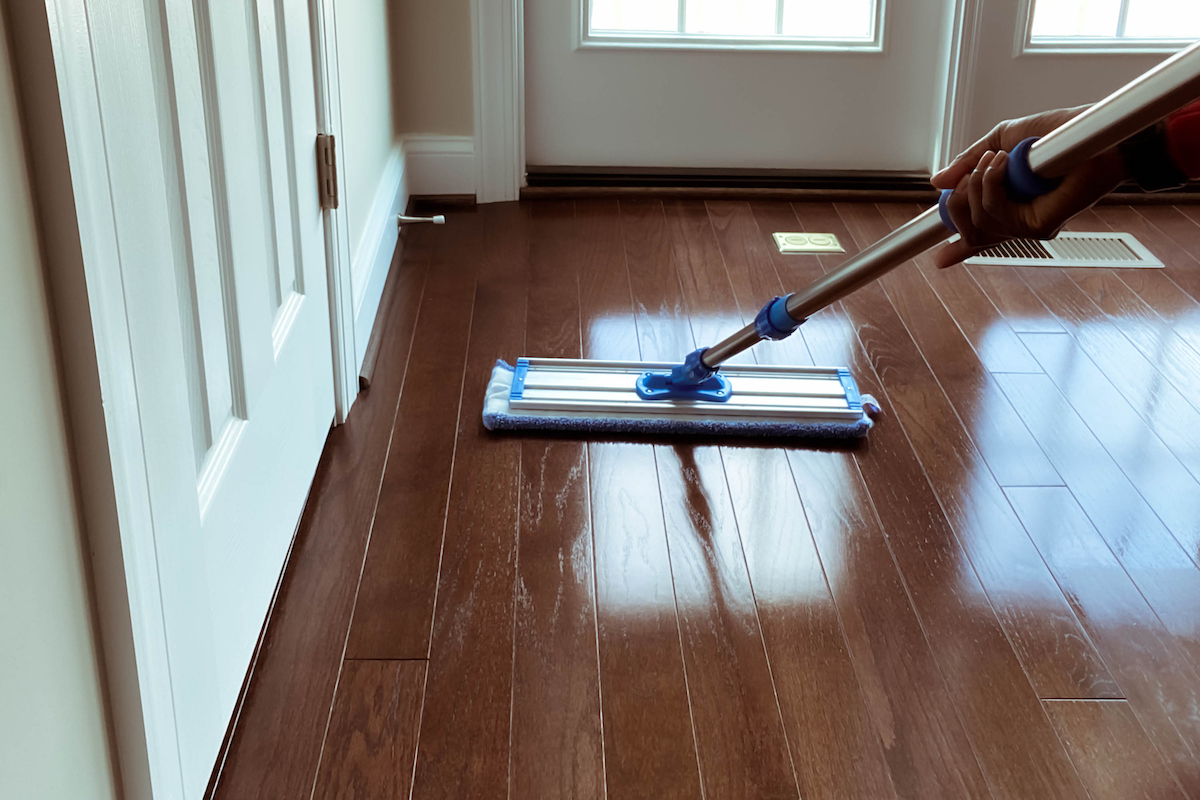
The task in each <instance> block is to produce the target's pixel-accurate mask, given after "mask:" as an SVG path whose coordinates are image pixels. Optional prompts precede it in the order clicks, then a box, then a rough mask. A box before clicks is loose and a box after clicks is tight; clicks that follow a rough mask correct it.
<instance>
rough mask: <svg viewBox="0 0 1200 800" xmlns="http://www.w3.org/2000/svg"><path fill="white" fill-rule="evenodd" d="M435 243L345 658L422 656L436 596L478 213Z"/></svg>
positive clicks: (463, 217) (478, 248)
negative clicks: (441, 241)
mask: <svg viewBox="0 0 1200 800" xmlns="http://www.w3.org/2000/svg"><path fill="white" fill-rule="evenodd" d="M446 228H447V231H448V232H450V233H451V234H452V237H447V239H446V243H445V244H444V245H443V246H439V247H437V248H436V249H435V251H434V253H433V255H432V264H431V267H430V277H429V285H428V286H427V287H426V292H425V298H424V301H423V302H422V305H421V314H420V317H419V318H418V320H417V327H416V332H415V334H414V340H413V352H412V361H411V364H410V366H409V377H408V383H407V385H408V387H409V388H410V389H411V390H412V391H406V392H405V393H404V394H403V395H402V397H401V398H400V407H399V409H398V410H397V412H396V419H397V425H396V428H395V430H394V431H393V432H392V437H391V446H390V447H389V451H388V462H387V463H388V467H387V470H386V472H385V473H384V476H383V484H382V486H380V487H379V507H378V510H377V512H376V515H375V525H374V529H373V531H372V533H371V545H370V548H369V549H368V552H367V558H366V561H365V564H364V567H363V574H362V583H361V587H360V589H359V594H358V603H357V604H356V606H355V610H354V622H353V624H352V625H351V628H350V638H349V641H348V642H347V645H346V657H347V658H390V659H396V658H426V657H428V655H429V635H430V628H431V626H432V620H433V605H434V598H435V596H436V593H437V580H438V563H439V561H440V559H441V554H442V540H443V531H444V529H445V524H446V504H447V500H448V497H449V492H450V471H451V465H452V464H453V463H454V460H455V448H456V442H457V438H456V430H457V426H458V418H459V406H460V403H461V402H462V398H463V397H464V396H465V395H464V385H463V369H464V358H465V354H466V350H467V341H468V339H469V337H470V333H471V326H470V325H462V324H455V325H446V320H447V319H455V320H461V319H463V318H464V317H466V318H468V319H471V318H472V315H473V312H474V302H475V284H476V265H477V264H478V263H479V256H480V253H481V252H482V236H483V216H482V215H480V214H471V213H464V214H459V215H455V217H454V220H453V221H452V222H448V223H447V225H446Z"/></svg>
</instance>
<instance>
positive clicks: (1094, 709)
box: [1046, 700, 1185, 800]
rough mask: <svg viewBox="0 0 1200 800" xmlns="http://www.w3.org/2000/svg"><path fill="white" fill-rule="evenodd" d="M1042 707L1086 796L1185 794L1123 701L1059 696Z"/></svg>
mask: <svg viewBox="0 0 1200 800" xmlns="http://www.w3.org/2000/svg"><path fill="white" fill-rule="evenodd" d="M1046 713H1048V714H1049V715H1050V721H1051V722H1053V723H1054V728H1055V730H1057V731H1058V736H1059V738H1060V739H1062V741H1063V744H1064V745H1065V746H1066V748H1067V753H1069V754H1070V756H1071V761H1073V762H1074V763H1075V769H1076V770H1078V771H1079V775H1080V777H1081V778H1082V779H1083V784H1084V786H1085V787H1087V790H1088V795H1089V796H1090V797H1091V798H1092V800H1168V799H1169V798H1182V797H1184V796H1185V795H1184V794H1183V793H1182V791H1180V788H1179V784H1178V783H1177V782H1176V781H1175V778H1174V776H1172V775H1171V771H1170V770H1169V769H1167V765H1166V764H1164V763H1163V760H1162V756H1161V755H1159V753H1158V751H1157V750H1155V749H1154V745H1152V744H1151V743H1150V740H1149V739H1148V738H1147V737H1146V732H1145V731H1144V730H1142V726H1141V725H1140V724H1138V721H1137V717H1136V716H1135V715H1134V713H1133V711H1131V710H1130V708H1129V703H1126V702H1124V701H1121V700H1117V701H1092V700H1060V701H1052V702H1047V703H1046Z"/></svg>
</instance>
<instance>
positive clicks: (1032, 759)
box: [793, 204, 1111, 797]
mask: <svg viewBox="0 0 1200 800" xmlns="http://www.w3.org/2000/svg"><path fill="white" fill-rule="evenodd" d="M793 208H794V209H795V210H796V214H797V217H798V218H799V220H800V223H801V226H802V229H811V230H828V225H830V224H836V218H833V217H831V216H830V214H831V210H830V209H829V207H828V206H821V205H817V204H813V205H811V206H807V205H806V206H801V205H799V204H793ZM872 210H873V209H872ZM846 236H847V239H848V240H849V241H850V242H851V243H853V244H854V245H855V246H856V247H857V246H861V244H862V243H861V242H858V241H856V239H855V237H854V236H853V235H852V234H851V232H850V231H849V230H847V231H846ZM821 260H822V262H823V265H824V266H825V267H827V268H832V267H833V266H834V265H835V264H837V263H840V262H841V261H842V260H844V259H842V258H833V259H826V258H822V259H821ZM842 306H843V307H844V309H845V311H846V314H847V316H848V318H849V320H850V321H851V323H852V324H853V325H854V328H855V332H856V334H857V336H858V339H859V341H860V342H861V343H862V346H863V349H864V350H865V351H866V352H867V353H868V354H869V357H870V360H871V363H872V364H873V365H874V368H875V373H876V374H877V375H878V377H879V380H880V382H881V383H882V385H883V388H884V389H886V391H887V395H886V397H887V399H886V400H885V401H884V403H885V408H890V409H891V413H893V414H894V415H895V417H894V420H895V421H896V422H898V423H899V425H897V426H896V427H897V428H900V430H902V431H903V432H904V433H906V434H907V436H908V441H907V442H905V441H896V442H895V445H894V447H895V451H896V452H899V453H902V454H903V453H905V452H906V451H915V453H916V455H917V456H918V457H919V458H920V463H921V464H922V465H923V466H924V467H925V469H926V470H927V471H929V480H928V481H926V480H923V478H924V477H925V476H921V475H920V470H919V468H912V467H900V466H899V465H892V466H888V465H887V464H886V462H885V461H884V460H882V459H865V458H862V459H860V462H859V463H860V465H861V467H862V469H863V474H864V477H865V478H866V481H867V485H868V486H869V487H870V489H871V496H872V498H873V500H874V505H875V508H876V511H877V512H878V513H879V515H880V518H881V520H882V522H883V527H884V530H886V531H887V532H888V538H889V542H890V543H891V545H892V550H893V553H894V554H895V557H896V562H897V564H898V565H899V567H900V570H901V573H902V574H903V575H904V577H905V580H906V585H907V589H908V592H909V595H910V596H911V598H912V602H913V605H914V607H915V608H916V610H917V613H918V614H919V616H920V618H921V621H922V623H923V627H924V631H925V634H926V636H927V637H928V639H929V642H930V645H931V647H932V649H933V652H934V654H935V657H936V658H937V661H938V664H939V665H940V666H941V668H942V672H943V674H944V675H945V676H946V682H947V686H948V688H949V693H950V696H951V697H952V698H953V699H954V701H955V703H956V704H957V706H958V709H959V711H960V713H961V714H962V718H963V724H964V726H965V728H966V730H967V731H968V735H969V736H970V737H971V742H972V744H973V745H974V748H975V752H976V753H977V754H978V756H979V761H980V764H981V766H982V768H983V771H984V774H985V775H986V776H987V779H988V783H989V786H990V787H991V789H992V792H993V794H997V795H1001V796H1016V797H1024V796H1029V797H1035V796H1052V797H1056V796H1063V797H1067V796H1082V794H1083V791H1082V787H1081V786H1080V785H1079V783H1078V779H1077V777H1076V776H1075V775H1074V772H1073V770H1072V769H1071V766H1070V763H1069V761H1068V759H1067V758H1066V754H1065V753H1064V752H1063V750H1062V748H1061V745H1059V744H1058V742H1057V739H1056V738H1055V737H1054V732H1053V729H1052V728H1051V727H1050V724H1049V721H1048V720H1047V719H1046V716H1045V713H1044V711H1043V710H1042V709H1041V706H1040V704H1039V703H1038V701H1037V696H1036V694H1035V692H1034V690H1033V687H1032V686H1031V685H1030V682H1029V679H1028V678H1027V676H1026V674H1025V672H1024V670H1023V669H1022V664H1021V662H1020V661H1019V660H1018V658H1017V656H1016V654H1015V653H1014V650H1013V645H1012V643H1011V642H1010V640H1009V638H1008V637H1007V636H1006V635H1005V630H1004V628H1002V626H1001V624H1000V623H999V622H998V620H997V618H996V615H995V611H994V610H993V607H992V602H993V598H991V597H989V596H988V594H987V593H986V592H985V591H984V587H983V586H982V585H981V584H980V580H979V577H978V575H977V574H976V572H975V570H973V569H972V568H971V567H972V562H971V560H970V559H965V558H963V556H962V551H960V550H959V549H958V547H956V544H957V545H958V546H961V547H972V548H975V547H980V546H982V547H988V546H990V545H988V544H987V543H980V542H978V541H976V540H973V539H971V538H967V537H966V535H965V534H966V533H967V532H970V531H971V530H972V529H971V528H963V531H964V535H963V536H960V537H958V542H956V541H955V535H954V531H953V529H952V528H951V527H950V526H949V525H947V520H946V517H945V516H944V515H943V514H942V513H941V508H940V507H939V504H938V502H937V499H940V498H945V499H946V500H950V499H951V498H956V499H959V500H960V502H964V503H965V504H970V503H976V502H982V501H979V500H975V499H974V498H972V497H964V495H967V494H968V492H972V491H975V489H976V487H977V486H978V487H979V488H980V489H981V490H983V491H986V489H987V487H988V484H987V483H986V482H985V481H983V480H981V476H982V473H980V472H979V471H978V468H977V467H976V466H975V464H978V462H977V461H974V460H973V459H972V457H971V452H970V444H969V441H967V442H964V441H963V440H964V438H965V434H963V433H962V428H961V426H960V425H959V424H958V423H957V420H956V419H955V417H954V415H953V413H952V411H947V410H946V407H947V402H946V399H945V396H944V394H942V393H941V391H940V388H939V387H938V385H937V383H936V381H935V380H933V379H932V376H930V374H929V370H928V367H927V366H926V365H925V364H924V362H923V361H922V359H921V358H920V355H919V352H914V351H915V350H916V348H915V345H914V344H913V342H912V340H911V338H910V337H908V335H907V334H906V333H905V331H904V328H903V326H902V325H901V324H900V321H899V320H898V318H897V316H896V312H895V310H894V308H892V306H891V305H890V303H889V301H888V299H887V296H886V295H885V294H884V293H883V290H882V287H881V286H879V285H878V284H872V285H868V286H866V287H864V288H862V289H860V290H859V291H857V292H855V293H854V294H852V295H850V296H849V297H848V298H846V299H845V300H844V301H843V303H842ZM881 427H882V426H881ZM893 430H894V429H893ZM882 433H883V431H882V430H880V431H878V432H877V434H882ZM889 433H890V432H889ZM877 434H873V435H872V445H873V452H875V451H874V448H875V447H879V446H880V445H882V444H884V442H882V441H881V439H883V437H882V436H878V435H877ZM891 435H895V434H894V433H892V434H891ZM964 445H966V446H965V447H964ZM893 458H896V457H895V456H893ZM940 459H945V462H944V463H943V462H941V461H940ZM955 464H957V465H959V466H958V467H957V469H955V468H954V467H953V466H952V465H955ZM935 466H936V467H937V469H938V472H937V473H936V474H935V473H934V472H932V470H933V469H934V468H935ZM955 475H957V479H958V482H957V484H956V483H955V481H954V480H953V478H954V476H955ZM918 476H920V477H918ZM938 476H940V477H938ZM987 477H988V479H989V480H990V479H991V478H990V475H988V476H987ZM930 484H932V486H933V488H934V490H935V491H936V490H937V489H938V488H939V487H941V489H942V490H943V491H942V492H940V493H939V494H938V496H937V498H931V497H930V492H929V486H930ZM983 496H984V497H985V498H986V495H983ZM987 502H990V501H987ZM992 508H993V509H994V510H995V513H997V514H1000V513H1002V510H1001V508H1000V506H999V504H998V503H992ZM980 518H982V516H980ZM1011 540H1012V541H1013V542H1014V543H1015V542H1016V541H1018V540H1016V538H1015V537H1012V539H1011ZM935 544H936V545H937V546H934V545H935ZM971 552H972V551H970V550H968V551H967V554H968V555H969V554H970V553H971ZM1042 569H1044V566H1043V567H1042ZM1033 574H1034V575H1037V573H1036V572H1034V573H1033ZM1009 587H1010V589H1009V590H1010V591H1012V590H1019V589H1020V588H1021V586H1020V584H1019V583H1017V582H1014V583H1011V584H1009ZM1018 597H1019V595H1018ZM1010 607H1016V608H1019V604H1017V603H1015V602H1014V603H1013V604H1012V606H1010ZM1036 610H1037V607H1036V606H1035V605H1034V606H1029V607H1027V609H1026V613H1028V614H1029V615H1030V616H1028V617H1025V618H1023V619H1022V620H1020V621H1022V622H1028V621H1029V620H1030V619H1032V618H1033V617H1032V615H1033V613H1034V612H1035V611H1036ZM1039 622H1041V623H1043V624H1045V625H1046V626H1047V627H1049V628H1051V629H1053V628H1059V629H1062V628H1063V627H1064V626H1063V623H1064V622H1065V623H1066V624H1067V625H1070V623H1071V620H1069V619H1067V620H1053V621H1052V620H1050V619H1049V615H1047V618H1045V619H1042V620H1039ZM1012 629H1013V630H1021V629H1022V628H1021V627H1018V626H1017V625H1014V626H1013V628H1012ZM1024 629H1025V630H1030V629H1035V628H1034V626H1032V625H1029V626H1026V627H1025V628H1024ZM1034 641H1038V638H1037V637H1035V638H1034ZM1063 644H1064V645H1067V646H1070V645H1071V644H1075V643H1072V642H1063ZM1018 646H1020V645H1018ZM1024 649H1025V648H1022V650H1024ZM1031 652H1036V651H1031ZM1076 652H1077V653H1078V654H1079V655H1080V656H1081V657H1079V658H1075V657H1073V658H1069V659H1061V660H1057V663H1058V665H1060V666H1063V667H1066V668H1065V669H1064V670H1063V671H1064V673H1065V675H1066V676H1067V680H1060V681H1059V683H1060V684H1063V685H1068V686H1069V685H1071V683H1070V680H1069V678H1070V676H1072V672H1071V670H1072V669H1073V668H1077V667H1082V670H1081V671H1080V672H1078V673H1075V674H1076V675H1078V677H1079V678H1081V679H1082V680H1076V682H1075V685H1076V687H1077V688H1076V691H1077V692H1079V693H1080V694H1082V693H1083V692H1085V691H1092V689H1093V687H1095V686H1101V687H1102V688H1103V690H1105V691H1107V690H1108V687H1109V686H1110V685H1111V684H1110V682H1109V681H1107V680H1105V678H1106V677H1107V676H1104V675H1103V673H1102V672H1101V670H1102V665H1100V664H1096V663H1095V661H1094V659H1092V660H1089V659H1088V658H1087V656H1088V653H1087V649H1086V648H1080V647H1078V646H1077V645H1076ZM1049 655H1050V654H1047V656H1049ZM1031 663H1037V662H1034V661H1032V660H1031ZM1072 665H1074V666H1072Z"/></svg>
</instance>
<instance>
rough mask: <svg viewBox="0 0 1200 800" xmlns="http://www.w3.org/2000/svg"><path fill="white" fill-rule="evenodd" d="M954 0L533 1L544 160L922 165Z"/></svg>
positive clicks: (533, 58)
mask: <svg viewBox="0 0 1200 800" xmlns="http://www.w3.org/2000/svg"><path fill="white" fill-rule="evenodd" d="M951 10H952V3H950V0H836V2H831V0H525V17H524V46H525V109H526V115H525V117H526V120H525V138H526V148H527V152H526V161H527V163H528V164H529V165H530V167H531V171H532V170H533V169H536V168H537V167H562V166H576V167H580V166H582V167H644V168H709V169H720V168H733V169H755V168H767V169H807V170H833V171H839V172H843V171H854V170H867V171H899V172H922V171H925V172H927V171H928V169H929V165H930V159H931V157H932V153H933V149H934V140H935V125H934V123H935V119H936V118H937V117H938V115H939V114H940V113H941V109H940V105H939V103H940V102H941V95H940V92H941V89H942V86H943V85H944V82H943V77H944V76H943V73H944V69H943V67H942V65H941V63H940V60H939V54H940V52H941V49H942V41H943V38H944V36H945V32H946V30H947V26H948V24H949V20H950V19H951V17H952V14H951V13H950V11H951Z"/></svg>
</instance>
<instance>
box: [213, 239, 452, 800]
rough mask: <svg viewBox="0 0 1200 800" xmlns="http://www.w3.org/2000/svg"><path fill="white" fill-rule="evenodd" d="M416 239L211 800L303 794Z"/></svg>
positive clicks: (375, 472) (385, 420)
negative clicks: (368, 377)
mask: <svg viewBox="0 0 1200 800" xmlns="http://www.w3.org/2000/svg"><path fill="white" fill-rule="evenodd" d="M423 235H424V234H422V235H418V236H416V237H414V246H413V247H411V248H409V249H408V250H407V252H406V253H405V255H404V262H403V264H402V266H401V270H402V272H401V277H400V283H399V286H398V287H397V290H396V293H395V295H394V297H393V301H392V303H393V304H392V307H391V309H389V310H388V319H389V324H388V330H387V333H386V335H385V336H384V341H383V343H382V345H381V346H380V351H379V357H378V360H377V362H376V367H375V375H374V379H373V381H372V386H371V388H370V389H368V390H367V391H366V392H364V393H363V394H361V395H360V396H359V398H358V401H357V402H356V403H355V405H354V408H353V410H352V412H351V415H350V420H349V421H348V422H347V423H346V424H345V425H342V426H341V427H338V428H335V429H334V430H333V431H331V432H330V434H329V438H328V440H327V441H326V444H325V452H324V453H323V454H322V456H321V463H320V466H318V468H317V474H316V476H315V477H314V479H313V485H312V489H311V490H310V493H309V500H308V504H307V505H306V507H305V510H304V516H303V518H302V519H301V521H300V527H299V529H298V530H297V533H296V539H295V542H294V543H293V545H292V552H291V555H290V556H289V559H288V563H287V566H286V568H285V572H284V575H283V578H282V580H281V584H280V588H279V592H278V596H277V597H276V600H275V604H274V607H273V611H272V613H271V617H270V620H269V622H268V626H267V630H266V632H265V634H264V639H263V644H262V648H261V650H260V652H259V654H258V656H257V659H256V662H255V664H254V667H253V673H252V675H251V677H250V681H249V686H248V689H247V693H246V699H245V701H244V703H243V705H242V708H241V709H240V713H239V716H238V718H237V722H236V727H235V729H234V732H233V735H232V738H231V740H230V746H229V749H228V751H227V754H226V756H225V759H224V761H223V764H222V765H221V766H220V767H219V769H220V772H219V774H217V775H216V778H215V789H214V790H213V792H212V796H213V797H216V798H221V799H222V800H223V799H224V798H230V800H234V799H235V798H244V797H272V798H280V799H281V800H290V799H291V798H297V800H299V799H300V798H308V797H309V795H310V793H311V791H312V786H313V781H314V779H315V777H316V765H317V760H318V758H319V756H320V752H321V737H322V735H323V733H324V730H325V725H326V721H327V720H328V719H329V711H330V707H331V705H332V702H333V694H334V687H335V686H336V685H337V676H338V671H339V669H340V668H341V660H342V653H343V650H344V648H345V643H346V635H347V630H348V628H349V625H350V619H351V615H352V613H353V609H354V598H355V593H356V592H357V591H358V580H359V576H360V575H361V571H362V564H363V553H364V551H365V550H366V547H367V541H368V538H369V535H370V530H371V521H372V518H373V516H374V514H375V506H376V501H377V499H378V496H379V481H380V477H381V476H382V474H383V471H384V465H385V462H386V456H387V451H388V439H389V437H390V435H391V430H392V425H393V423H394V421H395V417H396V406H397V402H398V398H399V396H400V390H401V386H402V384H403V383H404V382H405V375H406V369H407V362H408V358H409V349H410V345H411V343H412V333H413V329H414V326H415V323H416V319H417V313H418V308H419V306H420V304H421V299H422V296H423V292H424V285H425V282H426V274H427V272H428V267H429V262H428V260H427V256H428V249H427V247H426V246H425V244H426V243H427V241H428V240H426V239H423V238H422V237H423Z"/></svg>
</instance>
